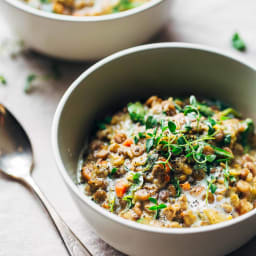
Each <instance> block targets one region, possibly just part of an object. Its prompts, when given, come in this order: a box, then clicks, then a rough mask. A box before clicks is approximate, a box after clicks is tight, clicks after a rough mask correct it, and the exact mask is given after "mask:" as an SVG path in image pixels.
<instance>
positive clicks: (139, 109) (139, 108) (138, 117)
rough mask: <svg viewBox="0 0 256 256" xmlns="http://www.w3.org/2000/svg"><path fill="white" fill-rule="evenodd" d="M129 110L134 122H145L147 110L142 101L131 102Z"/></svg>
mask: <svg viewBox="0 0 256 256" xmlns="http://www.w3.org/2000/svg"><path fill="white" fill-rule="evenodd" d="M128 112H129V114H130V118H131V119H132V121H133V122H140V123H142V124H143V123H144V117H145V114H146V110H145V109H144V107H143V105H142V104H141V103H140V102H136V103H129V104H128Z"/></svg>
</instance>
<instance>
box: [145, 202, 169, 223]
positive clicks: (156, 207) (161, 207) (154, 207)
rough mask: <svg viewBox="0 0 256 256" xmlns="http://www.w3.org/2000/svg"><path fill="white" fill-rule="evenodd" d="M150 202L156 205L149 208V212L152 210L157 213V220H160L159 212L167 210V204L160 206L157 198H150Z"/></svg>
mask: <svg viewBox="0 0 256 256" xmlns="http://www.w3.org/2000/svg"><path fill="white" fill-rule="evenodd" d="M148 200H149V201H150V202H151V203H153V204H155V205H153V206H151V207H149V210H150V211H156V213H155V219H158V218H159V212H160V210H161V209H164V208H166V207H167V206H166V205H165V204H158V202H157V199H156V198H153V197H150V198H149V199H148Z"/></svg>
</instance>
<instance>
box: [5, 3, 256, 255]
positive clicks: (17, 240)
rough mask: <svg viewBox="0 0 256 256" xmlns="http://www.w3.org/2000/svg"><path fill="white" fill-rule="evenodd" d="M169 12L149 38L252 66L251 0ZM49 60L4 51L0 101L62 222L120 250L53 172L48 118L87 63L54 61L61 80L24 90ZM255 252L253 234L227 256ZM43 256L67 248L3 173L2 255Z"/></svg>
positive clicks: (179, 6) (104, 250)
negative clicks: (235, 40) (30, 151)
mask: <svg viewBox="0 0 256 256" xmlns="http://www.w3.org/2000/svg"><path fill="white" fill-rule="evenodd" d="M1 1H2V0H1ZM170 17H171V18H170V22H169V24H168V25H167V26H166V27H165V28H164V29H163V30H162V31H161V32H160V33H159V35H158V36H156V37H155V38H154V39H153V40H152V42H160V41H184V42H190V43H200V44H205V45H209V46H214V47H218V48H220V49H222V50H225V51H227V52H232V53H233V54H237V55H239V56H241V57H242V58H244V59H246V60H248V61H249V62H251V63H254V64H256V33H255V29H256V1H254V0H243V1H242V0H194V1H192V0H174V1H173V6H172V9H171V10H170ZM7 23H8V20H5V21H1V22H0V32H1V33H0V42H2V41H3V40H4V39H5V38H10V33H9V30H8V26H7V25H6V24H7ZM235 31H239V32H240V34H241V35H242V37H243V39H244V40H245V41H246V44H247V47H248V50H247V51H246V53H239V52H237V51H235V50H233V49H232V48H231V46H230V39H231V36H232V34H233V33H234V32H235ZM50 63H51V60H50V59H48V58H46V57H44V56H41V55H38V54H35V53H31V52H28V53H25V54H22V55H21V56H18V57H17V58H16V59H15V60H13V59H11V58H10V57H9V56H8V55H6V54H4V53H3V52H2V53H1V54H0V75H1V74H4V75H5V77H6V78H7V80H8V85H7V86H2V85H0V102H1V103H3V104H5V105H6V106H7V107H8V108H9V109H10V110H11V111H12V112H13V113H14V114H15V115H16V117H17V118H18V119H19V120H20V121H21V122H22V124H23V126H24V128H25V129H26V131H27V132H28V134H29V136H30V138H31V140H32V143H33V147H34V152H35V163H36V165H35V168H34V173H33V176H34V178H35V180H36V181H37V183H38V184H39V185H40V187H41V188H42V190H43V191H44V193H45V194H46V196H47V197H48V198H49V200H50V201H51V202H52V204H53V205H54V206H55V207H56V209H57V211H58V212H59V213H60V214H61V216H62V217H63V218H64V220H65V221H66V222H67V223H68V225H69V226H70V227H71V228H72V229H73V231H74V232H75V233H76V234H77V235H78V236H79V237H80V239H81V240H82V241H83V242H84V243H85V244H86V245H87V246H88V247H89V248H90V250H91V251H92V253H93V254H94V255H96V256H110V255H121V254H120V253H119V252H117V251H115V250H114V249H112V248H111V247H109V246H108V245H107V244H105V243H104V242H103V241H101V240H100V239H99V238H98V236H97V235H96V234H95V233H94V232H93V231H92V230H91V228H90V227H89V225H88V224H87V223H86V221H85V220H84V219H83V218H82V216H81V215H80V213H79V211H78V210H77V208H76V206H75V205H74V203H73V201H72V200H71V197H70V195H69V193H68V191H67V189H66V187H65V185H64V183H63V181H62V179H61V177H60V175H59V173H58V171H57V167H56V165H55V161H54V158H53V154H52V149H51V142H50V132H51V122H52V118H53V114H54V111H55V109H56V106H57V103H58V101H59V100H60V98H61V96H62V95H63V93H64V92H65V90H66V89H67V87H68V86H69V85H70V84H71V82H72V81H73V80H74V79H75V78H76V77H77V76H78V75H79V74H80V73H81V72H83V71H84V70H85V69H86V68H87V67H89V66H90V65H91V64H92V63H82V64H74V63H65V62H59V63H58V64H59V65H60V69H61V71H62V74H63V76H62V78H61V80H59V81H51V80H50V81H38V82H37V83H36V85H35V89H34V91H33V92H32V93H31V94H29V95H27V94H25V93H24V92H23V88H24V84H25V80H26V77H27V75H28V74H31V73H36V74H46V73H48V72H49V71H48V70H49V64H50ZM238 232H239V231H238ZM135 250H136V248H135ZM255 254H256V238H255V239H254V240H253V241H251V242H250V243H249V244H247V245H246V246H244V247H243V248H241V249H240V250H238V251H236V252H234V253H233V254H232V256H238V255H244V256H252V255H255ZM46 255H47V256H48V255H49V256H52V255H54V256H59V255H68V254H67V252H66V250H65V248H64V246H63V244H62V242H61V240H60V238H59V236H58V234H57V233H56V231H55V229H54V227H53V225H52V223H51V221H50V220H49V218H48V217H47V215H46V214H45V212H44V210H43V208H42V207H41V206H40V204H39V203H38V201H36V200H35V197H34V196H33V195H32V194H31V192H30V191H28V190H27V189H26V188H25V187H23V186H22V185H20V184H18V183H15V182H12V181H10V180H7V179H5V178H4V177H3V176H0V256H46ZM230 256H231V255H230Z"/></svg>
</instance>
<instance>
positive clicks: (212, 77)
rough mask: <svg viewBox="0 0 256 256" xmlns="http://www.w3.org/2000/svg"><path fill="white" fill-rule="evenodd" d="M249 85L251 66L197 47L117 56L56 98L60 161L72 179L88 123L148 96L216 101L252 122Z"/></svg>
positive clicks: (159, 47)
mask: <svg viewBox="0 0 256 256" xmlns="http://www.w3.org/2000/svg"><path fill="white" fill-rule="evenodd" d="M255 85H256V72H255V70H254V69H253V68H252V67H249V66H247V65H246V64H243V63H241V62H239V61H237V60H235V59H233V58H230V57H227V56H225V55H222V54H219V53H216V52H215V51H213V50H206V49H204V48H202V47H201V48H200V47H197V46H189V45H184V44H183V45H180V44H156V45H149V46H143V47H136V48H134V49H130V50H126V51H123V52H121V53H117V54H115V55H113V56H110V57H108V58H106V59H104V60H103V61H101V62H99V63H98V64H96V65H94V66H93V67H92V68H91V69H89V70H88V71H86V72H85V73H84V74H83V75H82V76H81V77H80V78H79V79H78V80H76V81H75V82H74V84H73V85H72V86H71V87H70V89H69V90H68V91H67V93H66V94H65V96H64V98H63V99H62V101H61V103H60V105H59V108H58V114H57V116H58V117H57V119H59V120H58V124H57V144H58V150H59V155H60V159H61V161H62V163H63V164H64V166H65V168H66V170H67V172H68V174H69V176H70V177H71V178H72V179H75V174H76V170H77V163H78V158H79V155H80V152H81V149H82V148H83V146H84V144H85V143H87V141H88V139H89V137H90V134H91V132H93V131H92V129H93V128H92V127H93V124H94V123H95V122H96V121H98V120H100V118H101V117H102V116H104V114H106V113H108V112H109V111H115V110H118V109H119V108H121V107H123V106H125V105H126V103H128V102H129V101H137V100H144V99H146V98H147V97H149V96H151V95H159V96H163V97H168V96H188V95H190V94H194V95H195V96H201V97H208V98H216V99H220V100H222V101H224V102H226V103H228V104H231V105H232V106H234V107H235V108H237V109H238V110H240V111H241V112H242V114H243V115H244V116H246V117H251V118H253V119H254V120H256V111H255V110H256V101H255V100H254V95H256V86H255Z"/></svg>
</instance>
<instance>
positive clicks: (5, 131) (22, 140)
mask: <svg viewBox="0 0 256 256" xmlns="http://www.w3.org/2000/svg"><path fill="white" fill-rule="evenodd" d="M0 140H1V144H0V170H1V171H2V172H3V173H5V174H7V175H9V176H11V177H12V178H15V179H23V178H24V177H26V176H28V175H30V171H31V170H32V167H33V152H32V146H31V143H30V140H29V138H28V136H27V134H26V132H25V131H24V129H23V128H22V127H21V125H20V124H19V123H18V122H17V120H16V119H15V117H14V116H13V115H12V114H11V113H10V112H9V111H8V110H7V109H6V108H5V107H4V106H3V105H1V104H0Z"/></svg>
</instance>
